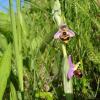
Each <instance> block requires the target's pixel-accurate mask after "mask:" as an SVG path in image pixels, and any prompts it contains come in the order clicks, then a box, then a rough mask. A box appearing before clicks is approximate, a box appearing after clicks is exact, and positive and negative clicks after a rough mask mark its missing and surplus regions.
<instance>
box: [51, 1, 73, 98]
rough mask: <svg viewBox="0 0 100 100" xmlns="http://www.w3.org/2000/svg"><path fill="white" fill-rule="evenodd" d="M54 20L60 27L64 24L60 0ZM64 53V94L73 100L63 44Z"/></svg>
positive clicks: (55, 10) (55, 5)
mask: <svg viewBox="0 0 100 100" xmlns="http://www.w3.org/2000/svg"><path fill="white" fill-rule="evenodd" d="M52 13H53V18H54V19H55V21H56V23H57V25H58V27H59V26H60V25H61V24H62V23H63V19H62V17H61V6H60V2H59V0H56V1H55V2H54V8H53V10H52ZM62 51H63V57H64V58H63V85H64V93H65V95H66V100H73V85H72V79H70V80H67V77H66V74H67V72H68V70H69V65H68V57H67V51H66V45H64V44H62Z"/></svg>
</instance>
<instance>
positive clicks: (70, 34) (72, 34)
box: [67, 30, 75, 37]
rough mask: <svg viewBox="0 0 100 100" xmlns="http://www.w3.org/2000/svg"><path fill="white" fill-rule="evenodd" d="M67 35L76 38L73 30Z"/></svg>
mask: <svg viewBox="0 0 100 100" xmlns="http://www.w3.org/2000/svg"><path fill="white" fill-rule="evenodd" d="M67 34H68V35H69V36H70V37H74V36H75V33H74V32H73V31H72V30H68V31H67Z"/></svg>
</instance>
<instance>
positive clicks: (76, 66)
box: [74, 62, 81, 70]
mask: <svg viewBox="0 0 100 100" xmlns="http://www.w3.org/2000/svg"><path fill="white" fill-rule="evenodd" d="M80 64H81V63H80V62H78V63H77V64H75V65H74V70H77V68H78V67H79V65H80Z"/></svg>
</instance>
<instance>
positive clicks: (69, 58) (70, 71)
mask: <svg viewBox="0 0 100 100" xmlns="http://www.w3.org/2000/svg"><path fill="white" fill-rule="evenodd" d="M68 64H69V70H68V73H67V78H68V79H69V80H70V79H71V78H72V77H73V75H74V64H73V63H72V59H71V55H69V57H68Z"/></svg>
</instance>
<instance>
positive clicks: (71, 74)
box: [67, 68, 74, 80]
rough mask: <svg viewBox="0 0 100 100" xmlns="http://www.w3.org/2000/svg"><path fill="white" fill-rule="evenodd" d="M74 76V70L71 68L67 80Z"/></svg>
mask: <svg viewBox="0 0 100 100" xmlns="http://www.w3.org/2000/svg"><path fill="white" fill-rule="evenodd" d="M73 75H74V68H69V71H68V73H67V78H68V79H69V80H70V79H71V78H72V77H73Z"/></svg>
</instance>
